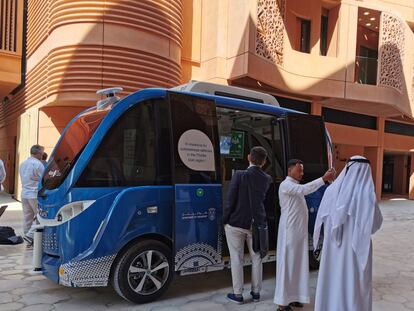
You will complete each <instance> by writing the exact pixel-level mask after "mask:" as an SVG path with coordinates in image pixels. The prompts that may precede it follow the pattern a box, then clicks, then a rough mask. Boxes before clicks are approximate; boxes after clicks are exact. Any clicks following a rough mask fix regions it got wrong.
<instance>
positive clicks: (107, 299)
mask: <svg viewBox="0 0 414 311" xmlns="http://www.w3.org/2000/svg"><path fill="white" fill-rule="evenodd" d="M381 209H382V211H383V214H384V224H383V228H382V229H381V230H380V231H379V232H378V233H377V234H376V235H375V236H374V238H373V245H374V257H373V258H374V266H373V310H374V311H386V310H387V311H389V310H392V311H406V310H411V311H412V310H414V243H412V241H413V237H414V202H411V201H388V202H383V203H381ZM13 212H14V211H12V212H9V211H7V212H6V213H5V215H7V213H9V214H10V213H13ZM17 212H19V213H17ZM17 212H15V215H16V216H15V217H18V218H19V219H20V217H21V211H17ZM1 221H4V216H3V217H2V220H1ZM1 221H0V225H3V224H2V223H1ZM6 221H7V216H6ZM31 256H32V251H31V250H27V249H26V248H25V245H24V244H21V245H17V246H3V245H2V246H0V311H2V310H19V311H23V310H24V311H37V310H39V311H43V310H44V311H49V310H50V311H66V310H67V311H73V310H75V311H77V310H79V311H80V310H88V311H101V310H111V311H112V310H114V311H136V310H139V311H167V310H168V311H174V310H177V311H178V310H180V311H181V310H182V311H190V310H191V311H192V310H206V311H216V310H217V311H220V310H234V311H236V310H237V311H238V310H248V311H250V310H252V311H253V310H254V311H262V310H263V311H264V310H275V306H274V304H273V293H274V282H275V280H274V273H275V268H274V264H267V265H265V267H264V282H263V290H262V293H261V296H262V300H261V301H260V302H259V303H246V304H244V305H242V306H239V305H235V304H232V303H230V302H228V301H227V300H226V298H225V295H226V293H228V292H230V291H231V288H230V285H231V275H230V271H229V270H224V271H220V272H214V273H209V274H203V275H194V276H186V277H176V278H175V279H174V281H173V283H172V285H171V287H170V289H169V290H168V291H167V292H166V293H165V295H164V296H163V297H161V299H159V300H158V301H156V302H153V303H149V304H145V305H139V306H138V305H134V304H131V303H128V302H126V301H124V300H123V299H121V298H120V297H119V296H118V295H117V294H116V293H115V292H114V291H113V290H112V289H111V288H110V287H108V288H96V289H94V288H67V287H63V286H60V285H57V284H55V283H53V282H51V281H50V280H48V279H46V278H45V277H44V276H43V275H39V274H34V273H33V272H32V271H31V270H30V269H31V262H32V258H31ZM249 274H250V271H249V269H246V270H245V279H246V286H245V299H246V301H247V302H248V300H247V299H248V298H249V297H248V292H249V290H248V289H249V284H248V282H249V279H250V276H249ZM310 276H311V278H310V288H311V295H312V301H311V304H310V305H306V306H305V308H303V309H302V310H303V311H309V310H313V303H314V302H313V299H314V293H315V287H316V280H317V272H311V274H310Z"/></svg>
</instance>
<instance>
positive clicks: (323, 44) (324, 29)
mask: <svg viewBox="0 0 414 311" xmlns="http://www.w3.org/2000/svg"><path fill="white" fill-rule="evenodd" d="M328 23H329V20H328V15H321V34H320V36H321V41H320V54H321V55H323V56H326V54H327V53H328Z"/></svg>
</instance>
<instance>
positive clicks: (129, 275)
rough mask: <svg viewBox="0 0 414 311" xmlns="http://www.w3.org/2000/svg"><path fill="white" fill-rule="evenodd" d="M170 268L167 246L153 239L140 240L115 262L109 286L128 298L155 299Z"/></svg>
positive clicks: (168, 277)
mask: <svg viewBox="0 0 414 311" xmlns="http://www.w3.org/2000/svg"><path fill="white" fill-rule="evenodd" d="M173 270H174V268H173V265H172V260H171V250H170V248H169V247H168V246H166V245H165V244H164V243H161V242H159V241H156V240H145V241H140V242H138V243H136V244H134V245H132V246H131V247H130V248H129V249H128V250H127V251H126V252H124V253H123V254H121V256H120V257H119V258H118V259H117V261H116V262H115V266H114V270H113V273H112V280H111V281H112V286H113V288H114V289H115V291H116V292H117V293H118V294H119V295H120V296H121V297H122V298H124V299H126V300H128V301H130V302H135V303H146V302H150V301H154V300H156V299H157V298H159V297H160V296H161V295H162V294H163V293H164V292H165V291H166V290H167V288H168V286H169V284H170V282H171V278H172V275H173Z"/></svg>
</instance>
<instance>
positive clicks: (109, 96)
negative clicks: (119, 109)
mask: <svg viewBox="0 0 414 311" xmlns="http://www.w3.org/2000/svg"><path fill="white" fill-rule="evenodd" d="M122 90H123V88H122V87H120V86H117V87H110V88H107V89H102V90H98V91H96V94H98V95H101V96H102V95H105V96H106V97H105V98H104V99H101V100H98V101H97V102H96V107H97V109H98V110H102V109H105V108H106V107H108V106H109V105H113V104H115V103H116V102H118V101H119V100H120V97H118V96H116V93H118V92H122Z"/></svg>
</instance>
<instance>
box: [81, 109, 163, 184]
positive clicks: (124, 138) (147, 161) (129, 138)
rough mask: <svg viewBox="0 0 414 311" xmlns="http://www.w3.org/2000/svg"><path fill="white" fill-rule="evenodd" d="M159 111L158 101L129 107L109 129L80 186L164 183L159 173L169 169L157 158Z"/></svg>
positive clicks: (85, 171)
mask: <svg viewBox="0 0 414 311" xmlns="http://www.w3.org/2000/svg"><path fill="white" fill-rule="evenodd" d="M155 115H156V101H148V102H142V103H138V104H137V105H134V106H132V107H131V108H130V109H129V110H127V111H126V112H125V113H124V114H123V115H122V116H121V117H120V118H119V119H118V120H117V121H116V122H115V124H114V125H113V126H112V127H111V129H109V131H108V132H107V133H106V135H105V137H104V138H103V140H102V142H101V143H100V145H99V146H98V148H97V150H96V151H95V153H94V155H93V156H92V158H91V159H90V161H89V163H88V164H87V167H86V168H85V170H84V171H83V173H82V174H81V176H80V178H79V179H78V181H77V185H76V186H77V187H128V186H140V185H155V184H159V183H161V181H160V180H159V179H160V177H161V176H158V175H160V173H161V171H166V169H165V168H161V170H160V163H159V161H157V153H156V150H157V149H156V147H157V130H156V126H155ZM158 136H159V135H158ZM157 162H158V163H157ZM166 162H168V161H166ZM167 169H168V168H167ZM164 177H166V178H169V176H164Z"/></svg>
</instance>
